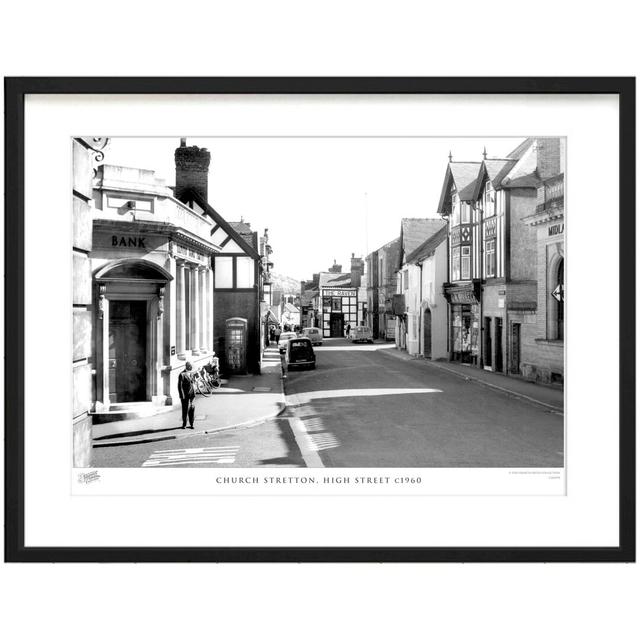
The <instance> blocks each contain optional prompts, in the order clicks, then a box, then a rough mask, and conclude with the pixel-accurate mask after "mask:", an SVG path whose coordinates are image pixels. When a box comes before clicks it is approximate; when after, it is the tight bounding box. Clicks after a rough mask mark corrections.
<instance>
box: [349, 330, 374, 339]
mask: <svg viewBox="0 0 640 640" xmlns="http://www.w3.org/2000/svg"><path fill="white" fill-rule="evenodd" d="M351 335H352V338H351V341H352V342H371V343H373V334H372V333H371V329H369V327H355V328H353V329H351Z"/></svg>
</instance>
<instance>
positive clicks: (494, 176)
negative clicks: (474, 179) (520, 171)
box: [484, 159, 517, 189]
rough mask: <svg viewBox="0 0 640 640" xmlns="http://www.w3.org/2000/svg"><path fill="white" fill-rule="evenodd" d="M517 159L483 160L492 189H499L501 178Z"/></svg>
mask: <svg viewBox="0 0 640 640" xmlns="http://www.w3.org/2000/svg"><path fill="white" fill-rule="evenodd" d="M516 162H517V160H491V159H487V160H485V161H484V166H485V168H486V170H487V175H488V176H489V180H491V184H493V188H494V189H499V188H500V184H501V183H502V180H503V178H504V177H505V176H506V175H507V174H508V173H509V171H511V169H513V167H514V166H515V164H516Z"/></svg>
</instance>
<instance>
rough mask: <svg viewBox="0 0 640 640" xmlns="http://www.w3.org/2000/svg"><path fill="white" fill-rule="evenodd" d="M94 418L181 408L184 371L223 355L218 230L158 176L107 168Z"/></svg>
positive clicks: (101, 171)
mask: <svg viewBox="0 0 640 640" xmlns="http://www.w3.org/2000/svg"><path fill="white" fill-rule="evenodd" d="M94 200H95V209H94V212H93V247H92V251H91V272H92V289H93V354H94V368H95V376H94V381H93V383H94V389H93V398H94V403H93V411H94V419H95V420H97V421H103V420H110V419H113V418H114V417H116V416H117V415H119V414H129V413H133V414H135V415H140V414H145V413H153V412H154V411H158V410H161V408H162V407H163V406H165V405H171V404H177V403H178V399H177V379H178V375H179V373H180V371H182V369H183V367H184V364H185V361H186V360H189V361H191V362H192V363H193V365H194V368H198V367H199V366H201V365H203V364H205V363H206V362H207V361H208V360H209V359H210V358H211V354H212V352H213V348H214V335H213V317H214V300H213V287H214V277H213V270H212V263H213V257H214V255H215V254H217V253H218V252H219V251H220V247H219V246H218V245H216V244H215V243H214V242H212V240H211V230H212V228H213V226H214V223H213V221H212V220H211V219H210V218H208V217H207V216H205V215H203V214H202V213H200V212H197V211H195V210H193V209H192V208H190V207H188V206H186V205H185V204H184V203H182V202H180V201H178V200H176V199H175V197H174V195H173V192H172V191H171V189H169V188H168V187H167V186H166V185H165V184H164V182H163V181H161V180H159V179H157V178H156V176H155V173H154V172H153V171H148V170H144V169H130V168H126V167H115V166H111V165H101V166H100V167H99V168H98V172H97V178H96V181H95V185H94Z"/></svg>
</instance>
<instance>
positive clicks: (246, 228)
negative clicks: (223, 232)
mask: <svg viewBox="0 0 640 640" xmlns="http://www.w3.org/2000/svg"><path fill="white" fill-rule="evenodd" d="M229 224H230V225H231V227H233V230H234V231H235V232H236V233H237V234H238V235H240V236H242V239H243V240H244V241H245V242H247V243H248V244H249V245H251V246H252V247H253V248H254V249H257V248H258V247H257V246H256V233H255V231H252V230H251V225H250V224H248V223H246V222H244V221H243V220H241V221H240V222H229Z"/></svg>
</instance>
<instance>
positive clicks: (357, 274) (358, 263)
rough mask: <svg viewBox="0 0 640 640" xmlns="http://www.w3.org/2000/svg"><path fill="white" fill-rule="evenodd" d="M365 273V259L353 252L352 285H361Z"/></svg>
mask: <svg viewBox="0 0 640 640" xmlns="http://www.w3.org/2000/svg"><path fill="white" fill-rule="evenodd" d="M363 274H364V260H363V259H362V258H356V254H355V253H352V254H351V286H352V287H359V286H360V283H361V281H362V276H363Z"/></svg>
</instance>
